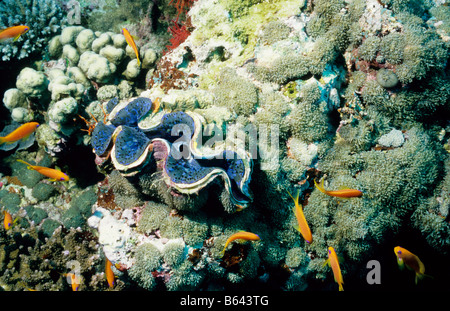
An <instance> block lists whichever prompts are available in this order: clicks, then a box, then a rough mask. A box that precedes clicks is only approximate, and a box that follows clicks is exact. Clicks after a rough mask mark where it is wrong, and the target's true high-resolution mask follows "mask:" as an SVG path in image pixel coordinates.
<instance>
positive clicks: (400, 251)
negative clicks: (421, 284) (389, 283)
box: [394, 246, 430, 284]
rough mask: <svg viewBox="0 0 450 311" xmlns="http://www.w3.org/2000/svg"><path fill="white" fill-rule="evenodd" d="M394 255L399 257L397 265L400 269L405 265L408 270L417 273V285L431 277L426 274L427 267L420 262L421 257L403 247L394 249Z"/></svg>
mask: <svg viewBox="0 0 450 311" xmlns="http://www.w3.org/2000/svg"><path fill="white" fill-rule="evenodd" d="M394 253H395V255H396V256H397V263H398V266H399V267H400V269H403V267H404V265H406V267H407V268H408V269H411V270H414V272H416V279H415V282H416V284H417V281H418V280H421V279H423V278H424V277H425V276H428V277H430V276H429V275H426V274H425V266H424V264H423V263H422V261H420V259H419V257H417V256H416V255H414V254H413V253H411V252H410V251H408V250H407V249H405V248H403V247H401V246H396V247H394Z"/></svg>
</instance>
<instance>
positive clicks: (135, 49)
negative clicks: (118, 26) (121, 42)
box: [122, 28, 141, 66]
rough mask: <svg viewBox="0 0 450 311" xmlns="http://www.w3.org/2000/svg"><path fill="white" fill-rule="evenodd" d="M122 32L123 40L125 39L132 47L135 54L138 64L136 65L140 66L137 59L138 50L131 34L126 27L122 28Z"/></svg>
mask: <svg viewBox="0 0 450 311" xmlns="http://www.w3.org/2000/svg"><path fill="white" fill-rule="evenodd" d="M122 34H123V35H124V36H125V40H127V43H128V45H129V46H131V47H132V48H133V50H134V53H135V54H136V58H137V64H138V66H140V65H141V61H140V60H139V52H138V49H137V47H136V43H134V38H133V36H132V35H131V34H130V32H129V31H128V30H127V29H126V28H122Z"/></svg>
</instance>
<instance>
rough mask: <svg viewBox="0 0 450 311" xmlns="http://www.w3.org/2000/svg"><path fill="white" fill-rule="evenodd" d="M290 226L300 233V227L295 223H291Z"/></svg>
mask: <svg viewBox="0 0 450 311" xmlns="http://www.w3.org/2000/svg"><path fill="white" fill-rule="evenodd" d="M292 227H293V228H294V229H295V230H297V231H298V232H300V233H302V231H301V230H300V227H299V226H297V225H292Z"/></svg>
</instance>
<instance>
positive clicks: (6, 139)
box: [0, 122, 39, 144]
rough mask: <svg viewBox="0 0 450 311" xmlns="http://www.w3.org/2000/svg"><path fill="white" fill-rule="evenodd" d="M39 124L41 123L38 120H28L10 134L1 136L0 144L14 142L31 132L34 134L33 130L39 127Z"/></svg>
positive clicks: (26, 136) (24, 137)
mask: <svg viewBox="0 0 450 311" xmlns="http://www.w3.org/2000/svg"><path fill="white" fill-rule="evenodd" d="M38 126H39V123H37V122H28V123H25V124H22V125H21V126H19V127H18V128H16V129H15V130H14V131H12V132H11V133H9V134H8V135H6V136H3V137H0V144H4V143H13V142H16V141H18V140H21V139H26V138H28V137H29V136H30V135H31V134H33V132H34V131H35V130H36V129H37V127H38Z"/></svg>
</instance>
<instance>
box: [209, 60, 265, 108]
mask: <svg viewBox="0 0 450 311" xmlns="http://www.w3.org/2000/svg"><path fill="white" fill-rule="evenodd" d="M213 93H214V95H215V97H216V103H217V105H219V106H227V107H230V108H231V109H233V110H234V111H235V112H236V113H237V114H239V115H244V116H249V115H250V114H253V113H254V112H255V109H256V107H257V105H258V93H259V92H258V89H257V88H256V87H255V86H254V85H253V83H251V82H250V81H249V80H247V79H245V78H243V77H240V76H238V75H237V73H236V71H234V70H233V69H231V68H224V69H223V70H222V72H221V73H220V77H219V83H218V85H217V86H216V87H215V88H214V89H213Z"/></svg>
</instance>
